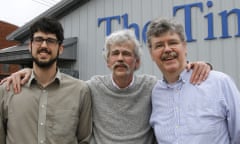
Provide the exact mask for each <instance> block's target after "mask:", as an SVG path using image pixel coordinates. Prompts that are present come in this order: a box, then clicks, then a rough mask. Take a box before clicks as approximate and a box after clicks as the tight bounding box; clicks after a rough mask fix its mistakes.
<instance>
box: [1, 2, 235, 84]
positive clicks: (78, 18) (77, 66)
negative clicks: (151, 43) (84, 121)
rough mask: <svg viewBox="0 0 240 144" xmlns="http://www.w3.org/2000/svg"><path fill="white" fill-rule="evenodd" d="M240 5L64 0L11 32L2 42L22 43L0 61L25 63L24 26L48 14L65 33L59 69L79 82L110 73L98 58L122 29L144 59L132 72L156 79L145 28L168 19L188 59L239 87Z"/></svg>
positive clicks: (25, 39) (26, 30)
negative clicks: (180, 33)
mask: <svg viewBox="0 0 240 144" xmlns="http://www.w3.org/2000/svg"><path fill="white" fill-rule="evenodd" d="M239 7H240V1H237V0H221V1H219V0H197V1H196V0H184V1H179V0H63V1H61V2H59V3H58V4H56V5H55V6H53V7H52V8H50V9H49V10H47V11H45V12H44V13H42V14H41V15H39V16H38V17H36V18H35V19H33V20H32V21H30V22H29V23H27V24H26V25H24V26H22V27H20V28H19V29H17V30H16V31H14V32H13V33H11V34H10V35H9V36H8V37H7V38H8V39H9V40H17V41H19V42H21V43H22V45H20V46H17V47H14V48H12V49H8V51H0V63H2V62H4V63H9V62H12V63H15V62H16V61H17V62H18V63H20V61H19V60H22V61H21V63H24V64H26V63H28V62H29V60H30V59H29V58H30V57H29V55H28V54H27V53H24V51H25V50H26V46H25V44H26V43H27V42H28V35H27V34H28V27H29V25H30V24H31V23H33V22H34V21H35V20H36V19H37V18H39V17H42V16H51V17H55V18H57V19H59V21H60V22H61V23H62V24H63V26H64V30H65V38H66V41H65V43H64V44H65V51H64V55H63V56H62V57H61V58H60V59H61V63H60V67H61V68H62V69H64V70H66V71H68V72H69V71H70V73H71V74H72V73H74V74H75V75H76V76H78V77H79V78H80V79H83V80H87V79H89V78H90V77H91V76H93V75H98V74H100V75H101V74H107V73H109V70H108V68H107V65H106V63H105V61H104V58H103V56H102V49H103V47H104V41H105V37H106V36H107V35H109V34H110V33H111V32H113V31H115V30H119V29H124V28H129V29H133V30H134V31H135V34H136V36H137V37H138V39H139V40H140V42H141V44H142V49H143V53H144V55H143V56H142V65H141V68H140V69H139V70H138V72H137V73H148V74H153V75H156V76H158V77H161V73H160V71H159V70H158V69H157V67H156V66H155V64H154V63H153V62H152V60H151V57H150V55H149V53H148V49H147V46H146V28H147V25H148V22H149V21H150V20H151V19H154V18H157V17H172V18H175V19H177V20H178V21H180V22H182V24H183V25H184V26H185V30H186V38H187V42H188V60H189V61H197V60H202V61H206V62H209V63H211V64H212V65H213V67H214V69H215V70H219V71H222V72H225V73H227V74H228V75H230V76H231V77H232V78H233V79H234V81H235V82H236V83H237V85H238V87H239V88H240V49H239V45H240V8H239ZM20 49H21V50H20ZM19 50H20V52H19ZM16 51H17V52H19V53H18V54H17V55H18V56H16ZM14 52H15V55H14V54H13V53H14ZM7 53H8V58H6V54H7ZM23 54H24V55H23ZM13 55H14V56H13ZM20 55H21V56H20ZM24 64H23V65H24Z"/></svg>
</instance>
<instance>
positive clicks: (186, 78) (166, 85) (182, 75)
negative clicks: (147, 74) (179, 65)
mask: <svg viewBox="0 0 240 144" xmlns="http://www.w3.org/2000/svg"><path fill="white" fill-rule="evenodd" d="M191 74H192V71H191V70H190V71H187V70H186V69H184V70H183V71H182V72H181V73H180V76H179V78H178V80H177V81H176V82H175V83H173V84H169V83H167V81H166V80H165V78H164V77H163V78H162V80H160V86H161V87H162V88H169V87H174V86H176V85H178V84H179V83H186V82H188V81H189V80H190V76H191Z"/></svg>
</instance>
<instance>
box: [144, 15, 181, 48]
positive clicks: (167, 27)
mask: <svg viewBox="0 0 240 144" xmlns="http://www.w3.org/2000/svg"><path fill="white" fill-rule="evenodd" d="M166 32H173V33H177V34H178V35H179V37H180V39H181V41H185V33H184V28H183V26H182V24H180V23H177V22H176V21H174V20H173V19H165V18H157V19H154V20H152V21H151V22H150V24H149V26H148V29H147V45H148V48H151V47H152V44H151V38H152V37H158V36H161V35H162V34H165V33H166Z"/></svg>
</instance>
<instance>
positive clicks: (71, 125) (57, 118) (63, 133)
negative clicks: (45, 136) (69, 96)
mask: <svg viewBox="0 0 240 144" xmlns="http://www.w3.org/2000/svg"><path fill="white" fill-rule="evenodd" d="M47 123H48V125H49V128H50V129H51V132H52V134H53V135H55V136H57V137H58V138H60V137H62V138H67V137H74V136H75V135H76V132H77V124H78V117H77V115H75V114H74V111H73V110H56V111H55V113H54V114H53V115H50V116H49V119H48V120H47Z"/></svg>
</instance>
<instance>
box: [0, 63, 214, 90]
mask: <svg viewBox="0 0 240 144" xmlns="http://www.w3.org/2000/svg"><path fill="white" fill-rule="evenodd" d="M190 69H193V73H192V76H191V79H190V82H191V83H192V84H200V83H201V82H202V81H204V80H206V79H207V77H208V74H209V72H210V71H211V69H212V66H211V65H209V64H208V63H205V62H201V61H197V62H191V63H188V65H187V70H190ZM31 72H32V69H30V68H24V69H22V70H20V71H17V72H15V73H12V74H11V76H9V77H7V78H5V79H4V80H3V81H1V83H0V84H2V83H5V82H6V89H7V90H9V89H10V86H11V84H12V87H13V90H14V93H19V92H20V91H21V85H24V84H25V83H27V82H28V80H29V78H30V76H31Z"/></svg>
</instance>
